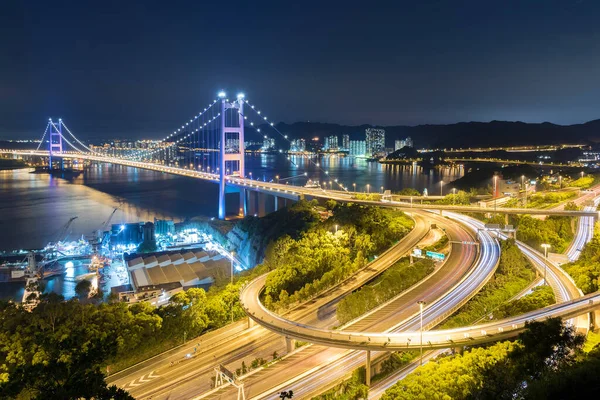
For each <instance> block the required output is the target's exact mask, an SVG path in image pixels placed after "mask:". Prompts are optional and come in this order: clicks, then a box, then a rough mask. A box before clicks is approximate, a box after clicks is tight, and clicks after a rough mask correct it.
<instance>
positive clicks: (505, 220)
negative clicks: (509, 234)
mask: <svg viewBox="0 0 600 400" xmlns="http://www.w3.org/2000/svg"><path fill="white" fill-rule="evenodd" d="M504 225H508V214H504Z"/></svg>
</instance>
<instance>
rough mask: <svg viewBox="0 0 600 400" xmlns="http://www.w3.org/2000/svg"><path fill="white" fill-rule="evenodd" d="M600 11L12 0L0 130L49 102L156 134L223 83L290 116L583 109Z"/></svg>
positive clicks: (574, 113) (336, 118) (596, 111)
mask: <svg viewBox="0 0 600 400" xmlns="http://www.w3.org/2000/svg"><path fill="white" fill-rule="evenodd" d="M92 3H93V4H94V6H92V5H91V4H92ZM205 3H206V4H205ZM599 15H600V1H595V0H594V1H591V0H587V1H586V0H562V1H552V0H518V1H511V0H494V1H492V0H490V1H487V0H478V1H470V0H468V1H461V0H438V1H428V0H414V1H393V2H392V1H390V2H384V1H343V2H334V1H324V0H321V1H315V2H313V1H295V2H289V1H278V2H260V1H257V2H251V1H244V2H237V1H232V0H231V1H208V2H204V1H189V2H184V1H123V0H121V1H102V2H87V1H69V2H65V1H59V0H57V1H3V2H1V4H0V52H1V58H0V137H7V136H15V135H17V134H20V135H27V136H31V137H33V136H37V135H38V134H40V135H41V132H42V131H43V129H44V127H45V125H46V123H45V121H46V118H48V117H49V116H54V117H59V116H60V117H62V118H64V119H65V121H67V122H68V124H69V126H70V127H71V128H72V129H73V130H74V131H75V132H77V133H79V134H80V135H81V136H83V137H85V136H87V137H96V136H99V135H100V136H104V137H114V136H122V135H130V136H135V137H140V136H155V137H158V136H162V134H164V133H167V132H169V131H171V130H172V129H173V128H174V127H177V126H179V125H180V124H181V122H182V121H184V120H186V119H189V117H190V116H192V115H194V113H196V112H197V111H198V110H200V109H201V108H203V107H204V106H205V105H206V103H208V102H209V101H210V100H212V99H213V98H214V97H215V94H216V92H217V91H218V90H219V89H221V88H225V89H227V90H228V91H229V92H236V91H238V90H243V91H244V92H246V94H247V97H248V98H249V99H251V100H252V101H253V102H255V103H256V104H259V105H260V106H261V108H262V109H263V110H265V111H266V112H267V113H268V115H269V116H270V117H273V118H274V119H275V120H277V121H285V122H294V121H305V120H311V121H322V122H338V123H344V124H361V123H370V124H381V125H392V124H398V125H400V124H402V125H404V124H406V125H415V124H422V123H451V122H457V121H472V120H474V121H489V120H493V119H499V120H521V121H528V122H541V121H550V122H555V123H560V124H571V123H578V122H585V121H588V120H591V119H596V118H600V95H599V93H600V73H599V71H600V23H599V22H598V21H599V19H598V16H599Z"/></svg>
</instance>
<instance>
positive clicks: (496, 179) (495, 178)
mask: <svg viewBox="0 0 600 400" xmlns="http://www.w3.org/2000/svg"><path fill="white" fill-rule="evenodd" d="M497 205H498V175H494V211H496V206H497Z"/></svg>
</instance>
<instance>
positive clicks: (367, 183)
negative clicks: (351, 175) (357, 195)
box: [367, 183, 371, 193]
mask: <svg viewBox="0 0 600 400" xmlns="http://www.w3.org/2000/svg"><path fill="white" fill-rule="evenodd" d="M370 186H371V185H369V184H368V183H367V193H369V187H370Z"/></svg>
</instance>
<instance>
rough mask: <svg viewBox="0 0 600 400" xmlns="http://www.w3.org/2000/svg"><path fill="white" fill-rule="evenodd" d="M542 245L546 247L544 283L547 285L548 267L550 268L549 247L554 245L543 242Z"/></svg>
mask: <svg viewBox="0 0 600 400" xmlns="http://www.w3.org/2000/svg"><path fill="white" fill-rule="evenodd" d="M542 247H543V248H544V285H547V283H546V269H547V268H548V249H549V248H550V247H552V246H550V245H549V244H547V243H542Z"/></svg>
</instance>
